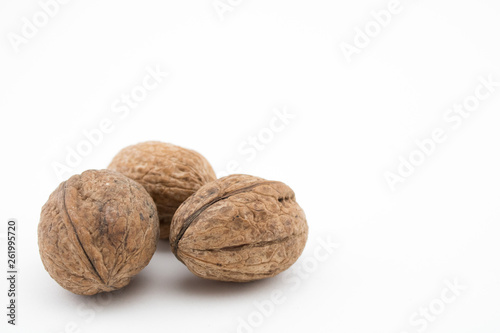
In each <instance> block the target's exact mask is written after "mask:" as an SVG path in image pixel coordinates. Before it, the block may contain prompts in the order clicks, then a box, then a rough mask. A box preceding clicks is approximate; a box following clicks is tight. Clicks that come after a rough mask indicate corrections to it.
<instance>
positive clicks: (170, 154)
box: [108, 141, 216, 238]
mask: <svg viewBox="0 0 500 333" xmlns="http://www.w3.org/2000/svg"><path fill="white" fill-rule="evenodd" d="M108 169H111V170H115V171H118V172H121V173H123V174H124V175H125V176H127V177H129V178H131V179H134V180H135V181H137V182H138V183H140V184H141V185H143V186H144V188H146V190H147V191H148V192H149V194H150V195H151V197H153V200H154V201H155V203H156V207H157V208H158V216H159V218H160V238H168V235H169V232H170V222H171V220H172V216H174V213H175V211H176V210H177V208H178V207H179V206H180V205H181V203H183V202H184V200H186V199H187V198H188V197H189V196H190V195H191V194H193V193H194V192H196V191H197V190H198V189H199V188H200V187H201V186H203V185H205V184H206V183H208V182H211V181H213V180H215V179H216V177H215V173H214V170H213V169H212V167H211V166H210V164H209V163H208V161H207V160H206V159H205V158H204V157H203V156H201V155H200V154H199V153H197V152H195V151H193V150H189V149H185V148H182V147H178V146H174V145H172V144H169V143H163V142H157V141H149V142H143V143H139V144H136V145H133V146H129V147H126V148H124V149H122V150H121V151H120V152H119V153H118V154H117V155H116V156H115V157H114V158H113V160H112V161H111V164H110V165H109V167H108Z"/></svg>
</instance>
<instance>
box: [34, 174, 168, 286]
mask: <svg viewBox="0 0 500 333" xmlns="http://www.w3.org/2000/svg"><path fill="white" fill-rule="evenodd" d="M159 233H160V231H159V222H158V214H157V212H156V206H155V204H154V202H153V199H152V198H151V196H150V195H149V194H148V193H147V192H146V190H145V189H144V188H143V187H142V186H141V185H139V184H138V183H136V182H135V181H133V180H131V179H128V178H127V177H125V176H124V175H122V174H119V173H117V172H114V171H110V170H89V171H85V172H84V173H82V174H81V175H75V176H72V177H71V178H70V179H68V180H67V181H65V182H63V183H61V184H60V185H59V187H58V188H57V189H56V190H55V191H54V192H52V194H51V195H50V197H49V200H48V201H47V203H46V204H45V205H44V206H43V208H42V213H41V217H40V223H39V224H38V247H39V250H40V256H41V258H42V262H43V265H44V267H45V269H46V270H47V272H49V274H50V276H51V277H52V278H53V279H54V280H56V281H57V283H59V284H60V285H61V286H62V287H63V288H65V289H67V290H69V291H71V292H73V293H75V294H80V295H93V294H96V293H99V292H104V291H112V290H116V289H119V288H122V287H124V286H126V285H127V284H128V283H129V282H130V279H131V278H132V277H133V276H134V275H136V274H137V273H139V271H141V270H142V269H143V268H144V267H146V265H147V264H148V263H149V261H150V260H151V257H152V256H153V254H154V252H155V250H156V244H157V242H158V237H159Z"/></svg>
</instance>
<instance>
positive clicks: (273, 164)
mask: <svg viewBox="0 0 500 333" xmlns="http://www.w3.org/2000/svg"><path fill="white" fill-rule="evenodd" d="M42 1H43V0H42ZM211 1H212V0H206V1H170V2H166V1H140V2H139V1H124V0H120V1H118V0H115V1H105V2H103V1H76V0H75V1H70V2H69V3H68V4H66V5H63V6H61V8H60V10H59V12H58V13H57V14H56V15H55V16H54V17H53V18H51V19H50V21H49V23H48V24H47V26H45V27H43V28H41V29H40V30H39V32H38V34H37V35H36V36H34V37H33V38H32V39H30V40H28V42H27V43H26V44H23V45H21V46H20V50H19V52H18V53H16V52H14V49H13V47H12V46H11V44H10V43H9V39H8V38H7V36H8V34H9V33H11V32H13V33H20V31H21V27H22V24H23V23H22V17H24V16H26V17H29V18H31V17H32V16H33V14H34V13H36V12H38V11H39V10H40V7H39V5H38V2H37V1H35V0H30V1H28V0H22V1H1V2H0V34H1V35H2V38H1V39H0V92H1V93H0V110H1V118H2V120H1V122H0V142H1V151H0V153H1V166H0V168H1V172H0V184H1V193H0V203H1V204H0V219H1V220H2V225H5V224H4V222H6V220H7V218H10V217H15V218H17V219H18V220H19V223H20V236H19V237H20V243H19V247H20V249H19V251H20V283H19V286H18V288H19V299H18V302H19V312H18V326H16V327H15V328H13V327H10V325H7V324H6V323H5V322H6V317H5V314H4V311H5V310H2V311H1V313H0V318H2V319H1V323H0V331H1V332H16V333H17V332H54V333H60V332H73V331H78V332H137V331H139V330H140V331H169V332H200V331H203V332H237V327H238V325H239V318H244V319H245V320H248V317H249V316H250V317H252V316H253V317H255V318H253V319H254V320H255V319H259V315H258V314H257V315H255V313H256V311H257V310H256V309H257V308H256V306H255V305H254V302H263V301H266V300H269V299H270V298H271V294H272V293H273V291H274V290H277V291H278V292H281V293H282V297H281V298H285V301H284V302H282V303H281V304H278V305H276V306H275V309H274V311H273V313H272V314H271V315H269V316H268V317H265V319H264V320H263V321H262V322H261V323H257V324H258V325H256V326H257V327H255V328H252V330H253V331H254V332H305V331H308V332H309V331H314V332H353V333H354V332H374V333H375V332H395V333H400V332H408V333H413V332H418V329H421V330H420V331H426V332H454V333H460V332H482V333H488V332H498V329H499V326H500V320H499V316H498V313H499V311H500V302H499V299H500V264H499V262H500V261H499V255H500V242H498V235H499V232H500V228H499V217H500V209H499V199H500V198H499V191H498V189H499V185H500V174H499V172H498V170H500V159H499V158H498V143H499V139H500V131H498V124H499V121H500V114H499V112H498V109H499V106H500V88H499V87H497V88H496V91H495V92H494V93H493V94H492V95H491V96H489V97H488V98H487V99H486V100H485V101H482V102H481V103H480V105H479V107H478V109H477V111H475V112H474V113H473V114H472V115H471V116H470V117H469V118H467V119H466V120H465V121H463V123H462V124H461V125H460V126H458V128H457V129H453V128H452V127H451V125H452V124H451V123H447V122H446V121H445V120H443V115H444V114H446V112H447V109H448V108H451V107H453V105H454V104H455V103H460V102H462V101H463V100H464V99H466V98H467V97H468V96H471V95H473V94H474V93H475V89H476V87H477V86H478V85H479V84H480V81H479V77H481V76H483V77H487V76H488V75H490V74H493V77H494V78H496V80H499V81H500V68H499V65H500V44H499V40H498V31H500V20H498V17H499V9H500V6H499V2H498V1H492V0H491V1H487V0H482V1H451V0H446V1H445V0H433V1H430V0H421V1H416V0H413V1H411V0H408V1H403V2H402V3H403V4H402V6H403V7H402V11H401V12H400V13H399V14H397V15H394V16H393V18H392V21H391V22H390V23H389V25H387V27H384V28H383V30H382V31H381V32H380V34H379V35H378V36H376V37H374V38H372V39H371V42H370V44H369V45H368V46H367V47H366V48H364V49H362V50H361V51H360V53H359V54H356V55H354V56H353V57H352V62H350V63H349V62H348V61H347V60H346V58H345V57H344V55H343V53H342V51H341V48H340V45H341V43H342V42H346V43H352V42H353V39H354V36H355V28H356V27H360V28H363V27H365V24H367V23H369V22H370V21H371V20H372V17H371V16H370V11H372V10H379V9H383V8H387V7H388V3H389V1H376V2H369V1H327V0H313V1H290V0H288V1H285V0H278V1H263V0H251V1H250V0H247V1H242V2H239V3H238V1H235V0H233V1H231V3H233V4H234V10H233V11H232V12H230V13H226V15H225V20H224V21H221V20H220V19H219V17H218V15H217V12H216V11H215V9H214V8H213V6H212V2H211ZM157 65H158V66H159V67H160V68H161V69H162V70H164V71H168V72H169V76H168V78H166V79H165V80H164V81H163V82H162V83H161V84H160V85H159V86H158V87H156V89H153V91H151V92H150V93H149V94H148V96H147V97H146V99H145V100H144V101H143V102H142V103H140V105H139V106H138V107H137V108H135V109H133V110H131V112H130V113H129V114H128V116H125V117H123V118H120V115H123V114H124V112H125V111H126V110H124V109H121V110H122V111H121V113H114V112H113V103H114V102H115V101H116V100H117V99H120V96H121V94H123V93H128V92H130V91H131V90H132V89H133V88H134V87H136V86H137V85H138V84H141V83H142V80H143V78H144V77H145V75H146V74H147V71H146V68H148V67H150V68H155V66H157ZM483 93H484V91H483ZM284 107H286V108H287V109H288V110H289V112H291V113H293V114H294V115H295V118H293V119H291V120H290V121H289V124H288V125H286V126H284V128H283V130H281V131H280V132H276V133H275V134H274V139H273V140H272V141H271V142H269V143H268V144H266V145H264V147H263V148H262V151H259V152H258V153H257V154H256V156H255V158H254V159H253V160H251V161H247V160H246V159H247V158H249V157H251V155H250V154H251V153H250V152H247V153H246V154H244V155H242V154H240V153H239V152H238V147H239V146H240V145H242V144H244V142H245V141H246V140H247V138H248V137H249V136H255V135H258V134H259V133H261V132H262V131H264V132H265V131H266V130H263V128H265V127H268V126H269V124H270V122H271V121H272V119H273V116H274V111H273V110H274V109H275V108H278V109H283V108H284ZM105 118H107V119H110V121H111V122H112V124H113V126H114V127H113V131H112V132H111V133H109V134H106V135H105V136H104V138H103V140H102V142H101V143H100V144H99V145H97V146H96V147H93V149H92V152H91V153H90V154H89V155H88V156H86V157H85V158H83V160H82V162H81V163H80V164H79V165H78V166H77V167H76V168H73V169H72V173H80V172H82V171H84V170H86V169H91V168H97V169H99V168H105V167H106V166H107V164H108V163H109V161H110V160H111V158H112V157H113V156H114V154H115V153H116V152H117V151H118V150H119V149H121V148H122V147H124V146H127V145H129V144H133V143H136V142H140V141H146V140H152V139H155V140H162V141H166V142H172V143H175V144H178V145H181V146H185V147H188V148H192V149H195V150H197V151H199V152H200V153H202V154H203V155H205V156H206V157H207V158H208V159H209V160H210V161H211V162H212V164H213V166H214V168H215V169H216V171H218V172H219V173H220V172H223V171H224V170H225V169H226V165H227V163H228V162H229V161H231V160H237V161H238V162H239V163H240V169H239V172H241V173H248V174H254V175H257V176H260V177H264V178H268V179H275V180H281V181H284V182H286V183H287V184H289V185H290V186H291V187H292V188H293V189H294V190H295V192H296V194H297V198H298V202H299V203H300V205H301V206H302V207H303V208H304V210H305V212H306V214H307V217H308V221H309V225H310V238H309V241H308V244H307V247H306V250H305V252H304V254H303V256H302V257H301V259H300V260H299V261H298V262H297V264H296V265H295V266H294V270H293V271H292V273H291V275H287V276H285V278H283V276H278V277H276V278H273V279H269V280H265V281H261V282H257V283H250V284H241V285H240V284H224V283H215V282H210V281H204V280H201V279H198V278H196V277H194V276H193V275H192V274H191V273H190V272H189V271H188V270H187V269H186V268H185V267H184V266H183V265H182V264H181V263H180V262H178V261H177V260H176V259H175V258H174V257H173V256H172V254H171V253H170V252H169V250H168V247H167V245H166V243H164V242H161V244H160V246H159V250H158V252H157V253H156V254H155V256H154V257H153V260H152V261H151V263H150V265H149V266H148V267H147V268H146V269H144V271H142V272H141V273H140V274H139V275H138V276H137V278H136V279H135V280H134V281H133V282H132V283H131V284H130V285H129V286H128V287H126V288H125V289H123V290H122V291H121V292H119V293H117V294H113V296H112V298H111V300H109V301H106V298H100V297H81V296H76V295H73V294H71V293H69V292H67V291H65V290H64V289H62V288H61V287H59V285H57V284H56V283H55V282H54V281H53V280H52V279H51V278H50V277H49V275H48V274H47V273H46V272H45V270H44V268H43V266H42V263H41V261H40V259H39V255H38V248H37V236H36V228H37V223H38V218H39V213H40V208H41V206H42V205H43V204H44V202H45V201H46V200H47V198H48V195H49V194H50V193H51V192H52V191H53V190H54V189H55V188H56V186H57V184H58V183H59V180H58V179H57V178H56V176H55V173H54V171H53V170H52V166H51V165H52V164H53V163H54V162H64V159H65V157H66V149H67V148H66V147H72V148H74V147H76V145H78V144H79V143H80V142H82V140H84V138H85V137H84V136H83V134H82V131H83V130H90V129H93V128H96V127H98V126H99V124H100V122H101V121H102V120H103V119H105ZM437 127H439V128H443V129H444V130H445V131H446V133H447V136H448V139H447V140H446V142H444V143H442V144H439V145H438V147H437V148H436V149H435V151H434V153H433V154H432V155H431V156H430V157H429V158H427V160H426V161H425V163H424V164H423V165H422V166H419V167H417V168H416V170H415V171H414V174H413V175H411V176H410V177H408V179H407V181H406V182H405V183H404V184H398V185H397V187H396V190H395V191H391V189H390V187H389V186H388V184H387V183H386V181H385V179H384V173H385V172H387V171H395V169H396V168H397V167H398V157H399V156H400V155H401V156H404V157H408V155H409V154H410V153H411V152H412V151H414V150H415V148H416V145H415V143H414V142H415V140H422V139H425V138H428V137H430V136H431V134H432V131H433V130H434V129H435V128H437ZM267 134H269V133H267ZM261 135H266V134H261ZM245 148H246V149H248V146H247V147H245ZM4 229H5V228H4V227H2V230H1V232H5V230H4ZM328 237H330V238H331V239H332V240H334V241H335V242H337V243H338V244H339V247H338V248H336V249H335V250H334V251H333V252H332V253H331V254H330V255H329V256H326V258H325V257H324V256H325V252H321V255H322V256H321V257H316V256H315V251H319V250H317V249H318V246H319V243H318V239H321V240H323V241H324V240H325V239H328ZM1 242H2V245H0V256H1V258H2V259H1V266H2V270H3V269H4V267H5V261H6V254H5V240H4V239H2V240H1ZM319 259H321V260H322V261H321V262H320V261H319ZM314 263H317V265H316V266H314V267H312V266H311V267H312V269H310V271H311V272H310V273H308V275H307V276H305V275H304V274H303V273H300V272H298V271H297V269H301V270H302V266H303V265H314ZM307 267H309V266H307ZM0 275H1V276H3V273H1V274H0ZM454 279H457V281H458V282H459V283H460V284H463V285H465V286H466V287H467V289H466V290H465V291H463V292H460V293H459V296H458V297H454V300H453V301H450V304H446V305H445V308H444V309H443V313H442V314H439V315H437V316H435V318H432V320H429V321H428V325H427V326H426V327H425V329H423V326H424V324H423V323H422V321H420V322H419V323H418V324H415V323H413V325H412V323H410V320H412V318H413V320H417V319H419V318H417V317H414V316H415V315H414V313H415V312H416V311H419V308H423V307H428V306H429V305H432V306H435V307H436V309H437V310H441V309H439V306H440V305H441V304H443V303H441V302H442V301H440V300H439V298H440V297H441V296H442V295H444V297H445V298H446V299H448V300H449V299H450V297H452V296H453V294H451V293H449V292H448V291H447V289H446V288H447V284H446V283H447V282H446V281H447V280H449V281H453V280H454ZM0 280H1V281H2V282H1V283H0V288H1V289H0V295H2V296H1V298H2V299H1V301H0V304H6V303H5V302H6V294H5V291H6V281H5V279H3V278H2V279H0ZM2 308H4V307H3V306H2ZM417 315H418V313H417ZM420 320H422V319H421V318H420ZM72 325H76V326H77V330H73V329H72V328H71V326H72ZM246 331H250V330H248V329H247V330H246Z"/></svg>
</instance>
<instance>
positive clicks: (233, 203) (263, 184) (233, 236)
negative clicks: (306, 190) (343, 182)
mask: <svg viewBox="0 0 500 333" xmlns="http://www.w3.org/2000/svg"><path fill="white" fill-rule="evenodd" d="M307 234H308V226H307V222H306V217H305V214H304V212H303V211H302V209H301V208H300V206H299V205H298V204H297V202H296V201H295V194H294V192H293V191H292V189H291V188H289V187H288V186H287V185H285V184H283V183H281V182H277V181H266V180H264V179H262V178H257V177H253V176H248V175H231V176H227V177H224V178H221V179H219V180H216V181H214V182H211V183H209V184H206V185H205V186H203V187H202V188H200V189H199V190H198V191H197V192H196V193H195V194H194V195H192V196H191V197H190V198H189V199H187V200H186V201H185V202H184V203H183V204H182V205H181V206H180V207H179V209H178V210H177V212H176V213H175V215H174V218H173V220H172V225H171V230H170V245H171V248H172V252H173V253H174V254H175V256H176V257H177V259H179V260H180V261H181V262H183V263H184V264H185V265H186V266H187V268H188V269H189V270H190V271H191V272H193V273H194V274H195V275H197V276H200V277H202V278H207V279H212V280H220V281H234V282H246V281H252V280H258V279H263V278H268V277H272V276H275V275H276V274H278V273H280V272H282V271H284V270H286V269H287V268H289V267H290V266H291V265H292V264H293V263H294V262H295V261H296V260H297V259H298V258H299V256H300V254H301V253H302V250H303V249H304V246H305V244H306V240H307Z"/></svg>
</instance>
